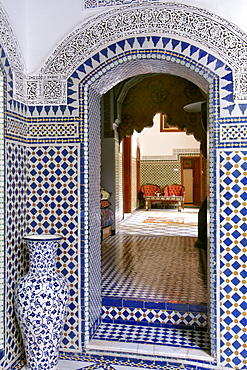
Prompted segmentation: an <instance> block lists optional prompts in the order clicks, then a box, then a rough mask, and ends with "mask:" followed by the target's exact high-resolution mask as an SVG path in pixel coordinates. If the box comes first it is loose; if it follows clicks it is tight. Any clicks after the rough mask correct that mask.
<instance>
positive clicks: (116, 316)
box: [102, 306, 207, 330]
mask: <svg viewBox="0 0 247 370" xmlns="http://www.w3.org/2000/svg"><path fill="white" fill-rule="evenodd" d="M102 320H103V322H117V323H119V322H120V321H121V322H125V324H134V322H137V323H138V324H143V325H148V324H160V327H176V326H178V325H179V326H180V325H186V326H189V327H191V329H192V328H193V329H194V330H195V329H196V328H197V329H198V327H200V328H202V327H203V328H205V327H206V326H207V314H206V313H202V312H182V311H180V312H179V311H167V310H154V309H151V308H149V309H145V308H133V307H132V308H131V307H110V306H102ZM126 321H127V322H126ZM151 326H152V325H151Z"/></svg>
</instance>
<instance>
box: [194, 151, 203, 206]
mask: <svg viewBox="0 0 247 370" xmlns="http://www.w3.org/2000/svg"><path fill="white" fill-rule="evenodd" d="M192 165H193V204H195V205H201V201H202V199H201V161H200V157H195V158H193V160H192Z"/></svg>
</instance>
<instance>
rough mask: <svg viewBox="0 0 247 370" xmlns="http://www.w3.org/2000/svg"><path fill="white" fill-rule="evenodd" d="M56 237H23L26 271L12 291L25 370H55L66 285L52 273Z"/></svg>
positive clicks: (64, 317)
mask: <svg viewBox="0 0 247 370" xmlns="http://www.w3.org/2000/svg"><path fill="white" fill-rule="evenodd" d="M61 239H62V236H60V235H49V234H40V235H30V236H28V235H27V236H24V240H26V242H27V245H28V249H29V253H30V268H29V272H28V273H27V275H25V276H24V277H23V278H21V280H20V281H19V282H18V284H17V286H16V290H15V309H16V314H17V318H18V322H19V325H20V329H21V333H22V337H23V342H24V348H25V352H26V359H27V369H28V370H38V369H39V370H55V369H57V364H58V358H59V347H60V341H61V335H62V332H63V328H64V322H65V319H66V315H67V306H68V296H69V289H68V285H67V283H66V281H65V279H64V277H63V276H62V275H59V274H58V273H57V272H56V254H57V247H58V245H59V243H60V240H61Z"/></svg>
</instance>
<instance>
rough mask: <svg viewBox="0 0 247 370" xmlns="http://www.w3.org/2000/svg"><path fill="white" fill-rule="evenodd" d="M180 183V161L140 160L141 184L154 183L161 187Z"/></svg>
mask: <svg viewBox="0 0 247 370" xmlns="http://www.w3.org/2000/svg"><path fill="white" fill-rule="evenodd" d="M180 183H181V165H180V162H179V161H178V162H175V161H174V162H170V161H148V160H145V161H143V160H142V161H141V185H145V184H155V185H158V186H160V187H161V188H162V189H163V188H164V187H165V186H166V185H169V184H180Z"/></svg>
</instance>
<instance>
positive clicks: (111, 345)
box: [86, 340, 138, 353]
mask: <svg viewBox="0 0 247 370" xmlns="http://www.w3.org/2000/svg"><path fill="white" fill-rule="evenodd" d="M137 347H138V345H137V343H131V342H129V343H127V342H117V341H108V340H91V341H90V343H89V344H87V346H86V349H87V350H101V351H116V352H123V353H137Z"/></svg>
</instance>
